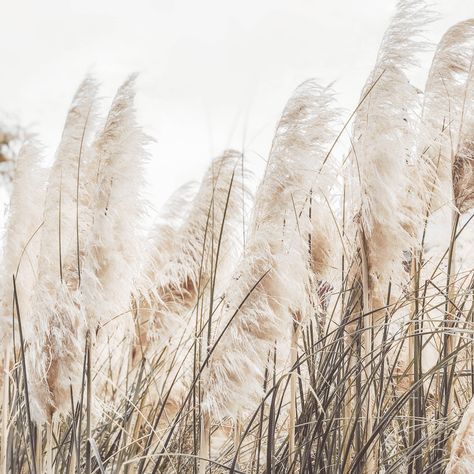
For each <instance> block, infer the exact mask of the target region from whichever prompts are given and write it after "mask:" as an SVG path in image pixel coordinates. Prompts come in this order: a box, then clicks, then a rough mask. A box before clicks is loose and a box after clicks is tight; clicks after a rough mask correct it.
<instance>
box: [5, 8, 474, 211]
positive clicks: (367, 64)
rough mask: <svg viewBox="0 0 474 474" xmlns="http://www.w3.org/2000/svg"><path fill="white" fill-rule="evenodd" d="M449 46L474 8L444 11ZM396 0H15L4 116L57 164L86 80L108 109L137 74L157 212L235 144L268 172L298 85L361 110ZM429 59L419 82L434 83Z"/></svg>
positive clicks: (9, 16) (440, 27) (436, 29)
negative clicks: (306, 83) (307, 83)
mask: <svg viewBox="0 0 474 474" xmlns="http://www.w3.org/2000/svg"><path fill="white" fill-rule="evenodd" d="M433 5H434V7H435V8H436V10H438V11H439V12H440V20H439V21H437V22H436V23H434V24H431V25H430V26H429V28H428V37H429V39H430V40H432V41H438V40H439V38H440V37H441V35H442V33H443V32H444V31H445V30H446V29H447V28H448V27H449V26H450V25H452V24H453V23H455V22H456V21H459V20H462V19H465V18H468V17H470V16H474V1H473V0H438V1H436V2H434V4H433ZM394 6H395V0H258V1H257V0H239V1H232V2H230V1H227V0H199V1H196V0H181V1H172V0H169V1H163V0H135V1H133V2H132V1H125V0H105V1H104V0H101V1H98V0H81V1H67V0H43V1H41V2H38V1H35V0H15V1H10V2H4V3H3V5H2V27H1V28H0V44H1V45H2V54H1V57H0V64H1V70H2V72H1V75H0V110H2V111H4V112H6V113H8V114H10V116H11V117H10V118H11V119H13V120H18V121H19V122H20V123H22V124H23V125H26V126H28V127H29V128H30V129H31V130H34V131H35V132H37V133H38V134H39V136H40V138H41V139H42V141H43V142H44V144H45V145H46V147H47V150H48V151H49V153H50V154H52V153H53V152H54V147H55V146H56V144H57V142H58V140H59V137H60V134H61V128H62V124H63V121H64V117H65V113H66V111H67V108H68V104H69V102H70V100H71V97H72V95H73V93H74V91H75V88H76V87H77V85H78V84H79V82H80V81H81V79H82V78H83V76H84V75H85V73H87V72H92V73H94V74H95V75H96V76H97V77H98V79H99V80H100V81H101V83H102V94H103V97H104V98H105V99H110V98H111V96H112V95H113V93H114V89H115V88H116V87H117V86H118V85H119V83H120V82H121V81H122V80H123V79H124V78H125V77H126V76H127V75H128V74H129V73H130V72H132V71H138V72H139V73H140V78H139V82H138V112H139V118H140V121H141V123H142V124H143V125H144V127H145V128H146V130H147V132H148V133H150V134H151V135H152V136H153V137H155V138H156V140H157V143H156V144H155V145H154V146H153V148H152V152H153V161H152V163H151V164H150V172H149V173H148V178H149V183H150V186H151V188H150V189H151V191H152V196H153V201H154V203H155V205H156V206H159V205H160V203H161V202H162V201H163V200H164V199H165V198H166V196H167V195H169V194H170V193H171V192H172V191H173V190H174V189H175V188H176V187H177V186H179V185H180V184H181V183H183V182H185V181H187V180H190V179H196V178H199V176H200V174H201V173H202V172H203V171H204V169H205V167H206V165H207V163H208V162H209V159H210V158H211V157H212V156H214V155H215V154H216V153H219V152H220V151H221V150H222V149H223V148H225V147H227V146H233V147H237V148H240V149H242V148H245V150H246V156H247V159H248V161H249V163H250V164H251V166H253V167H255V169H258V163H259V162H260V163H263V160H264V159H265V156H266V154H267V153H268V149H269V146H270V142H271V137H272V133H273V130H274V127H275V123H276V121H277V120H278V116H279V113H280V112H281V109H282V107H283V106H284V103H285V101H286V99H287V98H288V96H289V95H290V94H291V92H292V90H293V89H294V88H295V87H296V86H297V85H298V83H300V82H301V81H303V80H305V79H307V78H309V77H317V78H319V80H320V81H321V82H322V83H329V82H332V81H335V89H336V91H337V93H338V99H339V102H340V104H341V106H342V107H344V108H346V109H348V110H350V109H351V108H353V107H354V106H355V105H356V103H357V100H358V97H359V93H360V89H361V87H362V85H363V83H364V81H365V78H366V76H367V74H368V72H369V71H370V68H371V66H372V64H373V61H374V58H375V55H376V52H377V48H378V44H379V42H380V39H381V37H382V35H383V31H384V29H385V27H386V26H387V23H388V21H389V19H390V16H391V14H392V13H393V9H394ZM429 63H430V57H429V55H426V56H424V58H423V64H422V66H423V68H422V69H420V71H418V72H417V73H416V74H415V76H414V77H413V81H414V82H415V83H416V84H417V85H419V86H422V85H423V81H424V76H425V73H426V70H427V68H428V67H429Z"/></svg>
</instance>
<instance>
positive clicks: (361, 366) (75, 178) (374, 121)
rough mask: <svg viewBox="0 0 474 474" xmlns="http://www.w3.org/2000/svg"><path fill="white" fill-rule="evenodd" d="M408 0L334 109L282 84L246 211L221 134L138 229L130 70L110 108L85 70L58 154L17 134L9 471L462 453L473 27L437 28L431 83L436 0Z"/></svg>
mask: <svg viewBox="0 0 474 474" xmlns="http://www.w3.org/2000/svg"><path fill="white" fill-rule="evenodd" d="M397 9H398V10H397V13H396V15H395V17H394V19H393V21H392V22H391V24H390V26H389V28H388V30H387V32H386V34H385V37H384V40H383V43H382V46H381V48H380V51H379V55H378V58H377V60H376V64H375V66H374V69H373V71H372V73H371V74H370V76H369V79H368V81H367V84H366V86H365V87H364V90H363V92H362V95H361V100H360V103H359V105H358V107H357V109H356V110H355V111H353V113H352V114H351V115H350V117H349V119H348V120H347V122H346V125H345V126H344V127H342V129H341V128H340V126H339V125H338V124H337V118H338V116H339V115H340V111H338V110H337V109H336V108H335V105H334V102H335V100H334V94H333V92H332V90H331V88H324V87H321V86H319V85H317V83H316V82H314V81H307V82H305V83H303V84H302V85H301V86H300V87H299V88H298V89H297V90H296V92H295V93H294V95H293V96H292V97H291V98H290V100H289V102H288V104H287V106H286V107H285V109H284V111H283V114H282V118H281V120H280V122H279V124H278V126H277V129H276V133H275V138H274V140H273V143H272V145H271V150H270V154H269V159H268V162H267V168H266V171H265V174H264V176H263V178H262V181H261V183H260V185H259V187H258V190H257V193H256V196H255V201H254V204H253V212H252V216H251V218H250V219H247V218H246V217H247V216H246V215H245V207H246V205H247V203H249V192H248V190H247V186H246V183H247V182H248V180H247V171H246V170H245V166H244V160H243V156H242V155H241V153H239V152H237V151H232V150H229V151H226V152H224V153H223V154H222V155H221V156H219V157H217V158H216V159H214V160H213V161H212V163H211V164H210V167H209V169H208V171H207V173H206V174H205V176H204V177H203V179H202V182H201V185H200V186H199V188H198V189H192V188H191V187H190V186H189V185H186V186H185V187H181V188H179V190H178V191H177V193H176V194H175V195H174V196H173V197H172V198H171V199H170V201H169V202H168V203H167V205H166V206H165V209H164V210H163V211H162V213H161V215H160V217H159V218H158V219H157V221H156V223H155V224H154V226H153V228H152V230H151V232H150V233H149V234H148V235H147V234H146V232H145V229H144V228H143V227H142V226H143V222H144V218H143V217H144V212H145V211H146V209H147V206H146V203H145V201H144V200H143V198H142V196H141V189H142V187H143V181H144V173H143V169H144V168H143V165H144V163H145V161H146V160H147V158H148V155H147V151H146V144H147V142H148V140H149V138H148V137H146V136H145V135H144V134H143V132H142V131H141V129H140V127H139V126H138V124H137V122H136V119H135V113H134V106H133V102H134V82H135V78H134V76H132V77H131V78H129V79H128V80H127V81H126V82H125V83H124V84H123V85H122V86H121V87H120V88H119V90H118V92H117V94H116V96H115V98H114V99H113V101H112V105H111V107H110V110H109V112H108V114H107V115H106V117H105V118H104V119H101V114H100V113H99V110H98V109H99V108H98V104H97V100H96V94H97V89H98V87H97V84H96V83H95V82H94V81H93V80H92V79H91V78H86V79H85V81H84V82H83V83H82V85H81V86H80V88H79V90H78V92H77V94H76V96H75V98H74V100H73V104H72V106H71V108H70V110H69V112H68V115H67V119H66V124H65V128H64V132H63V135H62V140H61V144H60V146H59V148H58V151H57V153H56V156H55V160H54V163H53V164H52V166H51V168H49V169H48V170H45V169H44V168H43V166H42V164H41V163H42V162H41V158H40V155H41V153H40V151H39V150H38V147H37V146H35V145H33V144H27V145H26V146H25V147H24V148H23V150H22V152H21V153H20V154H19V158H18V165H17V168H16V175H15V176H14V179H13V189H12V194H11V202H10V208H9V220H8V224H7V227H6V232H5V236H4V238H3V242H2V243H3V266H2V268H1V271H2V272H1V275H0V277H1V282H2V287H1V293H0V307H1V309H2V314H1V315H0V317H1V320H0V322H1V324H2V328H3V329H2V331H3V335H4V344H3V346H2V347H3V348H4V350H3V351H2V366H3V374H2V395H1V399H2V405H1V426H2V429H1V433H0V440H1V443H0V462H1V466H2V467H1V470H2V472H10V473H23V472H25V473H26V472H33V473H40V472H46V473H53V472H54V473H63V472H64V473H82V472H85V473H88V474H90V473H93V472H94V473H119V472H120V473H129V474H131V473H138V474H144V473H168V472H169V473H172V472H183V473H187V472H189V473H198V472H200V473H207V472H209V473H211V472H213V473H218V472H219V473H220V472H222V473H264V472H265V473H270V472H271V473H274V472H275V473H276V472H278V473H296V472H299V473H312V472H314V473H316V472H325V473H332V472H334V473H336V472H337V473H368V472H384V473H399V472H409V473H424V472H434V473H437V472H439V473H441V472H444V471H445V470H446V472H451V473H457V472H459V473H460V472H470V469H472V463H473V461H472V456H473V454H472V453H473V449H474V448H473V440H472V438H473V436H472V432H473V426H474V425H473V422H472V399H473V395H474V363H473V349H472V347H473V346H472V344H473V339H474V332H473V322H474V320H473V308H474V303H473V289H474V266H472V259H471V260H469V254H470V249H469V247H466V242H467V243H469V242H470V241H471V242H472V237H470V235H472V232H473V230H472V223H471V220H472V216H473V214H472V189H471V187H472V182H473V179H472V163H471V161H472V156H471V155H472V140H473V139H474V137H473V135H472V133H473V128H472V124H473V123H474V122H473V118H474V105H473V101H472V98H473V97H474V89H473V87H474V73H473V67H472V66H473V51H474V48H473V46H474V45H473V41H474V23H473V22H472V20H469V21H466V22H462V23H460V24H458V25H455V26H454V27H453V28H452V29H450V30H449V31H448V32H447V33H446V35H445V36H444V38H443V39H442V41H441V43H440V45H439V47H438V49H437V51H436V53H435V56H434V60H433V64H432V67H431V71H430V73H429V78H428V82H427V85H426V90H425V92H424V96H423V101H422V100H421V99H422V96H421V92H420V91H417V90H416V89H415V88H414V87H413V86H412V85H411V84H410V83H409V81H408V79H407V74H408V70H409V68H410V67H411V66H412V65H413V64H414V63H415V62H416V61H415V59H416V53H417V52H418V51H419V50H420V48H421V49H423V48H425V45H424V43H423V42H422V41H421V40H420V39H419V38H420V34H421V33H422V31H421V30H422V26H423V24H424V23H426V21H427V19H428V18H427V16H426V15H428V14H427V12H426V5H425V3H424V2H422V1H421V0H419V1H418V0H415V1H408V0H400V2H399V3H398V6H397ZM422 102H423V103H422ZM351 121H353V130H352V135H351V144H350V145H351V146H350V152H349V154H348V156H347V157H346V158H342V157H340V156H339V152H338V151H337V150H338V146H337V144H338V142H339V141H340V139H341V137H342V136H343V132H344V130H345V128H346V127H347V125H348V124H349V123H350V122H351ZM343 166H346V167H347V168H348V169H349V172H345V171H344V169H343ZM33 171H34V172H33ZM46 171H47V172H48V173H49V177H48V178H47V177H46ZM440 216H441V217H440ZM446 216H448V218H449V219H448V226H446V224H445V222H444V223H443V225H444V226H446V227H447V231H446V232H442V230H443V229H440V225H439V222H440V221H441V219H444V218H446ZM245 222H249V225H248V228H246V226H245V225H244V224H245ZM244 235H245V245H243V242H242V240H243V239H241V236H244ZM470 262H471V263H470ZM466 407H468V408H466Z"/></svg>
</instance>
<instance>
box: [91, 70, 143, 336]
mask: <svg viewBox="0 0 474 474" xmlns="http://www.w3.org/2000/svg"><path fill="white" fill-rule="evenodd" d="M135 77H136V76H135V75H132V76H131V77H130V78H129V79H127V80H126V81H125V82H124V84H123V85H122V86H121V87H120V88H119V89H118V91H117V93H116V95H115V97H114V99H113V102H112V105H111V107H110V111H109V113H108V116H107V119H106V122H105V125H104V127H103V129H102V130H101V131H100V133H99V134H98V136H97V138H96V140H95V142H94V144H93V151H94V153H95V156H96V158H95V164H96V170H95V171H96V176H97V178H96V185H95V187H94V194H93V196H94V198H93V204H94V219H93V224H92V227H91V231H90V234H89V236H88V240H87V249H88V253H87V257H86V259H85V262H84V269H83V272H84V281H83V285H82V293H83V299H84V308H85V311H86V313H87V324H88V327H89V329H90V330H91V331H94V332H95V331H99V333H100V332H101V331H105V333H106V334H111V335H112V336H113V337H114V338H117V337H118V333H120V332H121V331H123V330H124V329H126V328H128V335H129V336H131V335H132V331H133V318H132V314H131V311H130V295H131V293H132V291H133V289H134V285H135V283H136V279H137V277H138V270H139V265H140V263H141V260H142V250H141V249H142V241H143V237H144V230H143V227H142V225H143V221H144V214H145V212H146V209H147V205H146V202H145V201H144V199H143V198H142V195H141V190H142V189H143V183H144V165H145V163H146V161H147V160H148V154H147V152H146V149H145V148H144V147H145V145H146V144H147V143H148V142H149V141H150V138H149V137H147V136H146V135H145V134H144V133H143V131H142V130H141V128H140V127H139V126H138V125H137V122H136V118H135V108H134V107H135V105H134V98H135ZM103 328H104V329H103ZM126 332H127V331H125V332H124V333H123V334H122V336H124V337H125V336H126Z"/></svg>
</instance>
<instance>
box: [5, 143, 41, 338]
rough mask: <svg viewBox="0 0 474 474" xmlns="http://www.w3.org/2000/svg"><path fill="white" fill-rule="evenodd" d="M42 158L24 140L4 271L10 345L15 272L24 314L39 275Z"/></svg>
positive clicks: (7, 230) (14, 184)
mask: <svg viewBox="0 0 474 474" xmlns="http://www.w3.org/2000/svg"><path fill="white" fill-rule="evenodd" d="M41 160H42V158H41V151H40V148H39V146H38V145H37V144H36V143H35V142H33V141H31V140H30V141H28V142H26V143H25V144H23V146H22V148H21V149H20V152H19V154H18V159H17V164H16V169H15V173H14V177H13V182H12V193H11V195H10V205H9V211H8V218H7V223H6V228H5V233H4V236H3V254H2V273H1V275H0V278H1V280H0V291H1V293H0V308H1V313H0V315H1V320H0V321H1V329H0V332H1V335H2V336H1V337H2V345H5V346H8V347H9V346H10V344H11V324H12V320H13V317H12V315H13V275H15V278H16V290H17V298H18V304H19V306H20V309H21V311H22V312H23V313H24V314H29V313H30V308H29V301H30V297H31V294H32V293H33V290H34V287H35V282H36V278H37V267H38V254H39V242H40V236H41V232H40V229H41V224H42V219H43V203H44V192H45V186H46V170H45V168H43V167H42V165H41Z"/></svg>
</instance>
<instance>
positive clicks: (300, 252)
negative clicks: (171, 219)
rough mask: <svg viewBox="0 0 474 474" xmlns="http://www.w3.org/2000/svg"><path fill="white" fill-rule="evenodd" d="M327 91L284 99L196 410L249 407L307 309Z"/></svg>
mask: <svg viewBox="0 0 474 474" xmlns="http://www.w3.org/2000/svg"><path fill="white" fill-rule="evenodd" d="M332 101H333V95H332V92H331V91H330V90H329V89H327V88H322V87H320V86H318V85H317V84H316V83H315V82H313V81H308V82H305V83H303V84H302V85H301V86H300V87H298V89H297V90H296V91H295V93H294V95H293V96H292V97H291V99H290V100H289V101H288V103H287V105H286V108H285V110H284V112H283V115H282V117H281V120H280V123H279V125H278V127H277V130H276V135H275V138H274V140H273V144H272V149H271V151H270V157H269V161H268V164H267V168H266V171H265V176H264V178H263V180H262V182H261V184H260V186H259V188H258V192H257V195H256V204H255V208H254V212H253V218H252V221H251V226H250V232H249V237H248V240H247V242H246V251H245V253H244V255H243V257H242V259H241V262H240V264H239V265H238V267H237V270H236V271H235V272H234V276H233V278H232V280H231V281H230V283H229V285H228V286H227V288H226V291H225V295H224V301H223V306H222V308H223V309H222V321H223V325H222V326H221V328H224V327H225V326H224V325H227V324H228V328H227V329H226V330H225V332H224V333H223V336H222V339H221V340H219V341H218V342H217V346H216V349H215V351H214V353H213V355H212V357H211V359H210V362H209V366H208V367H207V368H206V370H205V371H204V372H203V375H202V379H203V383H204V395H203V410H204V411H205V413H207V414H208V415H210V416H212V417H216V418H222V417H225V416H231V417H232V418H235V417H236V416H237V414H239V413H240V414H244V413H247V412H248V411H251V410H252V409H253V408H255V407H256V401H257V400H258V399H259V396H260V390H261V386H262V376H263V372H264V370H265V365H266V361H267V357H268V354H269V352H271V351H272V350H273V346H274V344H275V342H279V341H282V340H283V339H285V340H287V338H288V339H289V337H290V331H291V327H292V324H293V318H295V319H296V320H298V321H301V320H302V319H304V318H305V317H306V316H307V314H308V311H309V310H310V307H311V305H310V297H309V287H310V280H311V278H312V276H311V270H310V264H309V260H310V257H309V248H308V241H309V235H310V234H311V232H312V224H311V221H310V218H309V212H308V210H309V206H310V194H311V190H314V193H316V194H317V193H321V192H322V191H321V190H323V189H326V188H327V186H328V183H327V177H326V175H325V172H324V171H325V170H324V166H323V162H324V159H325V157H326V153H327V151H328V149H329V146H330V144H331V143H332V140H333V138H334V135H333V131H332V126H333V125H334V120H335V119H336V113H335V112H334V110H333V108H332Z"/></svg>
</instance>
